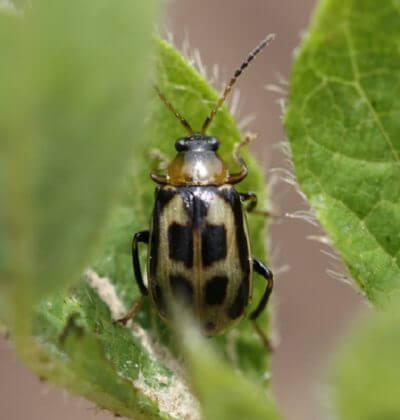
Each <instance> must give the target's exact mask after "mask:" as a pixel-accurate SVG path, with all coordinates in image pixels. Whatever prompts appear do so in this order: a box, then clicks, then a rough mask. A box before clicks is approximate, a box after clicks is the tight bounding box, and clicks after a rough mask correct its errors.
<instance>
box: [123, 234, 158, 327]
mask: <svg viewBox="0 0 400 420" xmlns="http://www.w3.org/2000/svg"><path fill="white" fill-rule="evenodd" d="M149 237H150V233H149V231H148V230H143V231H141V232H137V233H135V235H134V236H133V240H132V264H133V272H134V274H135V279H136V282H137V285H138V287H139V290H140V292H141V293H142V296H141V297H140V299H139V300H138V301H136V302H135V303H134V304H133V305H132V306H131V307H130V308H129V310H128V312H127V313H126V315H125V316H124V317H122V318H120V319H117V320H116V321H115V322H118V323H121V324H124V325H125V324H126V323H127V322H128V321H129V320H130V319H131V318H133V317H134V316H135V315H136V313H137V312H138V310H139V309H140V307H141V306H142V304H143V301H144V298H145V296H147V295H148V294H149V291H148V289H147V287H146V286H145V284H144V282H143V277H142V270H141V269H140V261H139V248H138V244H139V242H142V243H145V244H148V243H149Z"/></svg>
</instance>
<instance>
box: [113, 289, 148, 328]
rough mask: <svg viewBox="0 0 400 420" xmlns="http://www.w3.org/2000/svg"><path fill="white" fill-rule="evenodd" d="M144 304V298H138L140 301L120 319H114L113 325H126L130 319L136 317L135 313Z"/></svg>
mask: <svg viewBox="0 0 400 420" xmlns="http://www.w3.org/2000/svg"><path fill="white" fill-rule="evenodd" d="M143 302H144V296H143V295H142V296H140V299H139V300H138V301H136V302H135V303H134V304H133V305H132V306H131V307H130V308H129V311H128V312H127V313H126V314H125V315H124V316H123V317H122V318H119V319H115V320H114V321H113V323H114V324H122V325H126V324H127V323H128V321H130V320H131V319H132V318H134V316H135V315H136V313H137V312H138V311H139V309H140V308H141V307H142V305H143Z"/></svg>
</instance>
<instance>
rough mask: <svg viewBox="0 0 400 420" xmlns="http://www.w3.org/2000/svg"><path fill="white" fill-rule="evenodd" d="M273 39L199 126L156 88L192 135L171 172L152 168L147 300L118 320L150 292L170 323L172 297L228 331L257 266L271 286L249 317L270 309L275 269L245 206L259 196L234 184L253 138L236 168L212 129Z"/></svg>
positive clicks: (204, 322)
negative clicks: (258, 249) (255, 240)
mask: <svg viewBox="0 0 400 420" xmlns="http://www.w3.org/2000/svg"><path fill="white" fill-rule="evenodd" d="M272 39H273V36H272V35H269V36H268V37H267V38H265V39H264V40H263V41H262V42H261V43H260V44H259V45H258V46H257V47H256V48H255V49H254V50H253V51H252V52H251V53H250V54H249V56H248V57H247V59H246V60H245V61H244V62H243V63H242V64H241V66H240V67H239V68H238V69H237V70H236V72H235V73H234V76H233V77H232V78H231V79H230V81H229V83H228V84H227V86H226V88H225V90H224V92H223V94H222V96H221V98H220V99H219V101H218V102H217V104H216V106H215V107H214V108H213V109H212V111H211V112H210V114H209V116H208V117H207V118H206V120H205V121H204V124H203V126H202V128H201V130H200V131H199V132H196V131H194V130H193V129H192V127H191V126H190V124H189V123H188V122H187V121H186V120H185V119H184V118H183V117H182V115H181V114H180V113H179V112H178V111H177V110H176V109H175V108H174V107H173V105H172V104H171V103H170V102H169V101H168V100H167V98H166V97H165V95H164V94H163V93H162V92H161V91H160V90H159V89H158V87H155V89H156V91H157V93H158V95H159V97H160V99H161V100H162V101H163V102H164V104H165V105H166V106H167V107H168V108H169V109H170V111H172V112H173V113H174V114H175V116H176V117H177V118H178V120H179V121H180V123H181V124H182V125H183V127H185V129H186V130H187V131H188V132H189V135H188V136H186V137H183V138H180V139H178V140H177V141H176V142H175V149H176V151H177V155H176V157H175V158H174V159H173V160H172V161H171V163H170V164H169V165H168V167H167V168H166V173H165V174H159V173H158V172H157V171H153V172H151V174H150V176H151V178H152V180H153V181H155V182H156V183H157V184H158V185H157V187H156V190H155V204H154V209H153V213H152V218H151V224H150V229H149V230H144V231H141V232H137V233H135V235H134V237H133V241H132V262H133V271H134V275H135V278H136V282H137V284H138V287H139V289H140V292H141V294H142V298H141V299H140V300H139V301H138V302H136V303H135V304H134V305H133V306H132V308H131V309H130V310H129V312H128V313H127V314H126V316H125V317H124V318H122V319H121V320H119V321H121V322H124V323H125V322H127V321H128V320H129V319H130V318H131V317H132V316H133V315H134V314H135V313H136V311H137V310H138V308H139V307H140V305H141V303H142V301H143V297H145V296H150V299H151V301H152V303H153V304H154V306H155V308H156V310H157V312H158V314H159V315H160V316H161V318H163V319H164V320H165V321H167V322H168V321H170V319H171V317H172V311H171V302H178V303H179V304H180V305H181V306H182V307H183V308H185V309H187V310H188V311H190V313H191V315H192V316H193V317H194V319H195V320H196V321H197V322H198V324H199V326H200V329H201V331H202V333H203V334H204V335H206V336H214V335H219V334H222V333H224V332H225V331H226V330H227V329H229V328H230V327H232V326H234V325H235V324H237V323H238V322H239V321H240V320H241V319H242V318H243V316H244V314H245V309H246V307H247V306H248V304H249V302H250V300H251V294H252V274H253V272H255V273H257V274H259V275H261V276H262V277H264V279H265V280H266V288H265V291H264V294H263V295H262V297H261V300H260V301H259V303H258V305H257V307H256V308H255V309H254V310H253V312H252V313H251V314H250V319H251V320H253V321H254V320H255V319H256V318H257V317H258V316H259V315H260V314H261V312H262V311H263V310H264V308H265V306H266V304H267V302H268V299H269V297H270V294H271V292H272V288H273V274H272V272H271V270H270V269H269V268H268V267H267V266H266V265H264V264H263V263H262V262H261V261H260V260H258V259H257V258H255V257H253V256H251V251H250V241H249V233H248V227H247V219H246V212H245V211H244V210H247V211H251V210H253V209H254V207H255V206H256V204H257V196H256V194H254V193H251V192H246V193H243V192H238V191H237V190H236V189H235V187H234V185H235V184H238V183H239V182H241V181H242V180H243V179H244V178H245V177H246V176H247V174H248V169H247V166H246V163H245V161H244V160H243V158H242V157H241V155H240V148H241V147H242V146H243V145H245V144H247V143H248V142H249V140H250V138H249V137H248V136H247V137H245V139H244V140H243V141H242V142H241V143H239V144H238V145H237V146H236V147H235V149H234V159H235V161H236V162H237V163H238V164H239V166H240V171H239V172H237V173H231V172H229V170H228V168H227V165H226V164H225V162H224V161H223V160H222V159H221V158H220V157H219V155H218V152H217V151H218V147H219V140H218V139H217V138H216V137H214V136H208V135H206V131H207V128H208V127H209V125H210V123H211V122H212V120H213V118H214V117H215V115H216V114H217V111H218V110H219V109H220V107H221V106H222V104H223V103H224V102H225V99H226V97H227V96H228V94H229V92H230V91H231V89H232V87H233V85H234V84H235V82H236V80H237V78H238V77H239V76H240V74H241V73H242V72H243V70H244V69H245V68H246V67H247V66H248V65H249V63H250V62H251V61H252V60H253V59H254V57H255V56H256V55H257V54H258V53H259V52H260V51H261V50H262V49H263V48H264V47H265V46H266V45H268V43H269V42H270V41H271V40H272ZM246 202H247V203H248V204H247V207H246V208H245V207H244V205H243V203H246ZM139 243H144V244H147V245H148V258H147V275H148V286H146V285H145V283H144V281H143V276H142V272H141V268H140V263H139V251H138V245H139ZM255 327H256V331H257V332H258V333H259V334H260V333H261V330H260V329H259V328H258V327H257V326H256V325H255ZM262 338H263V340H264V342H267V340H266V337H262Z"/></svg>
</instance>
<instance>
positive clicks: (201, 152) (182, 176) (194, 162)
mask: <svg viewBox="0 0 400 420" xmlns="http://www.w3.org/2000/svg"><path fill="white" fill-rule="evenodd" d="M218 146H219V141H218V140H217V139H216V138H215V137H208V136H205V135H203V134H194V135H193V136H190V137H184V138H182V139H179V140H177V142H176V144H175V148H176V150H177V152H178V154H177V155H176V157H175V159H174V160H173V161H172V162H171V163H170V165H169V166H168V168H167V179H168V184H170V185H174V186H179V185H222V184H224V183H226V181H227V180H228V178H229V172H228V169H227V167H226V165H225V163H224V161H223V160H222V159H221V158H220V157H219V156H218V154H217V149H218Z"/></svg>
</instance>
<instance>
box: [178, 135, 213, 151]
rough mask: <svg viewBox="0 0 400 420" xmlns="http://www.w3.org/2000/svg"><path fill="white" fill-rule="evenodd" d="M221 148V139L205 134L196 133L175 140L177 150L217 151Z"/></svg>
mask: <svg viewBox="0 0 400 420" xmlns="http://www.w3.org/2000/svg"><path fill="white" fill-rule="evenodd" d="M218 148H219V140H218V139H217V138H216V137H210V136H206V135H204V134H194V135H192V136H190V137H183V138H181V139H178V140H177V141H176V142H175V149H176V151H177V152H189V151H190V152H205V151H212V152H216V151H217V150H218Z"/></svg>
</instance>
